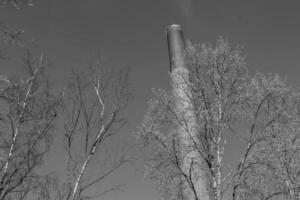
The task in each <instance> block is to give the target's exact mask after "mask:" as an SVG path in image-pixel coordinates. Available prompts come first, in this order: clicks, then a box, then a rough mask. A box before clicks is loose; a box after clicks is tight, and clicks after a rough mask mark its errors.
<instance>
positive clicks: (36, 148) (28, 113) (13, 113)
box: [0, 53, 58, 200]
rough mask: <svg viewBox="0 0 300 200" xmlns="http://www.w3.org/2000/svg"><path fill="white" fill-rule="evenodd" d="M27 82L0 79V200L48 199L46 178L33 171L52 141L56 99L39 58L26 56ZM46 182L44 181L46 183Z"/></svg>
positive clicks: (3, 77) (42, 62)
mask: <svg viewBox="0 0 300 200" xmlns="http://www.w3.org/2000/svg"><path fill="white" fill-rule="evenodd" d="M24 64H25V68H26V69H27V72H28V78H26V79H22V78H15V79H13V78H7V77H6V76H1V82H2V85H1V87H2V88H1V93H0V98H1V112H0V115H1V121H0V126H1V134H0V137H1V143H0V145H1V146H0V151H1V162H0V169H1V172H0V199H3V200H4V199H11V198H13V199H25V198H26V197H27V195H28V194H30V193H31V194H32V193H40V195H42V196H43V197H45V198H44V199H47V197H48V196H49V195H48V194H47V191H46V190H44V189H45V188H44V187H43V186H44V184H42V183H43V182H44V183H45V181H46V177H45V176H42V175H39V174H38V173H37V172H36V170H37V168H38V167H39V166H40V165H41V164H42V163H43V158H44V155H45V154H46V153H47V152H48V151H49V149H50V145H51V141H52V139H51V138H52V135H51V133H52V129H53V122H54V119H55V117H56V105H57V102H58V101H57V99H56V98H55V96H54V94H53V91H52V90H51V84H50V82H49V80H48V79H47V76H46V73H45V70H46V69H45V67H46V65H47V63H46V62H45V60H44V59H43V57H41V59H40V60H39V61H34V59H33V58H32V57H31V56H30V54H29V53H28V54H27V57H26V58H25V59H24ZM46 182H47V181H46Z"/></svg>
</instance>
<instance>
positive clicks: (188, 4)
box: [175, 0, 193, 19]
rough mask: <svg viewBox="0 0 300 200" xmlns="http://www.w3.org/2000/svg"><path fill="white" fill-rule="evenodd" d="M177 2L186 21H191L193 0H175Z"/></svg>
mask: <svg viewBox="0 0 300 200" xmlns="http://www.w3.org/2000/svg"><path fill="white" fill-rule="evenodd" d="M175 2H176V4H177V5H178V7H179V9H180V12H181V13H182V15H183V16H184V17H185V19H189V18H190V17H191V16H192V14H193V13H192V12H193V9H192V8H193V7H192V6H193V5H192V4H193V0H175Z"/></svg>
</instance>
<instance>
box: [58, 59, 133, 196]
mask: <svg viewBox="0 0 300 200" xmlns="http://www.w3.org/2000/svg"><path fill="white" fill-rule="evenodd" d="M128 73H129V71H128V70H117V69H115V68H109V67H105V66H101V65H100V63H99V62H98V61H97V62H96V63H95V64H94V65H93V67H92V70H91V71H90V73H80V74H79V73H77V72H73V74H72V77H71V78H70V79H68V81H67V82H66V84H65V87H64V90H63V92H62V95H61V110H62V114H63V120H64V139H65V150H66V153H67V163H66V176H67V181H66V182H65V183H64V187H63V188H64V189H63V190H61V191H59V193H58V195H57V199H66V200H79V199H90V198H91V199H92V198H93V197H96V196H98V195H101V194H102V193H103V192H104V193H105V192H107V191H111V190H117V189H118V188H119V187H120V185H117V186H112V187H111V188H102V189H103V190H102V192H99V194H94V196H93V195H92V194H90V193H89V189H90V188H92V187H95V186H97V184H98V185H99V183H101V182H102V181H103V180H104V179H105V178H106V177H108V176H109V175H111V174H112V173H113V172H114V171H116V170H117V169H118V168H120V167H121V166H123V165H124V164H125V163H129V162H130V160H129V158H128V155H127V151H126V150H125V151H124V150H122V152H119V154H116V155H114V153H112V152H110V151H113V149H112V148H109V150H108V151H105V148H104V147H105V144H106V143H107V142H109V139H110V138H112V137H113V136H114V135H116V134H117V133H118V132H120V131H121V128H122V127H123V126H124V125H125V122H126V121H125V119H124V117H123V114H122V113H123V111H124V109H125V108H126V106H127V104H128V101H129V100H130V97H131V94H130V93H129V92H128V83H127V82H128ZM101 156H102V157H103V156H104V157H105V159H106V161H105V162H106V163H103V164H102V165H97V170H93V169H92V168H93V165H95V163H94V164H92V162H93V160H95V159H100V158H99V157H101ZM107 161H109V162H107ZM99 191H101V190H99Z"/></svg>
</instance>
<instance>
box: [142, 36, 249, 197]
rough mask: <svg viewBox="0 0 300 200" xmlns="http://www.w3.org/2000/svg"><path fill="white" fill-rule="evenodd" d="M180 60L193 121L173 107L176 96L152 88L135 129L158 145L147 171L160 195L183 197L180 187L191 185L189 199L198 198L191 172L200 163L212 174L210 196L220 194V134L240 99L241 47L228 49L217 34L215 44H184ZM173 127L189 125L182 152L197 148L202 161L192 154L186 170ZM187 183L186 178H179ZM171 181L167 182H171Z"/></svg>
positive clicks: (242, 75) (243, 76)
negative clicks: (186, 73)
mask: <svg viewBox="0 0 300 200" xmlns="http://www.w3.org/2000/svg"><path fill="white" fill-rule="evenodd" d="M186 65H187V68H188V69H189V72H190V73H189V76H188V77H189V78H188V80H187V79H185V81H186V84H188V87H189V88H190V90H191V94H187V96H188V97H189V98H188V100H185V101H190V103H191V104H192V105H193V107H194V108H193V109H194V113H195V116H196V119H197V123H194V125H192V126H195V127H189V126H191V124H190V123H189V119H185V118H184V117H183V116H182V115H181V114H180V113H178V112H176V110H175V109H174V108H175V102H174V101H176V100H174V99H176V97H175V96H173V94H172V93H170V92H168V91H165V90H156V91H155V92H154V95H155V97H154V98H153V99H152V100H151V101H150V103H149V108H148V112H147V114H146V117H145V120H144V123H143V125H142V127H141V129H140V132H139V136H140V138H141V139H142V143H143V144H144V145H145V146H149V147H150V148H154V149H156V150H157V149H159V151H158V152H153V157H152V158H151V159H150V162H149V177H150V178H151V179H153V180H155V181H158V182H159V184H158V185H159V188H160V190H161V192H162V196H163V198H164V199H184V197H183V196H182V187H190V188H191V190H192V191H194V193H193V195H194V199H201V194H197V193H196V192H195V191H196V189H195V183H196V181H197V178H201V177H199V176H198V177H195V176H192V174H191V173H189V172H191V171H192V170H193V168H198V167H200V168H205V171H206V173H208V174H209V176H208V177H212V183H210V184H211V188H212V192H213V193H214V197H213V198H214V199H216V200H220V199H221V195H222V191H223V190H224V185H225V184H223V182H224V181H226V180H225V179H224V177H226V176H225V175H223V174H222V173H223V169H222V154H223V145H224V136H225V134H227V133H228V131H230V130H229V124H230V123H232V121H233V120H234V119H235V116H236V114H237V113H238V108H239V102H240V101H241V99H242V94H243V93H244V91H243V87H242V86H243V84H244V81H245V80H246V77H247V71H246V69H245V61H244V56H243V55H242V52H241V49H239V48H236V49H231V48H230V46H229V43H228V42H227V41H226V40H224V39H222V38H220V39H219V40H218V42H217V45H216V46H215V47H213V46H212V45H208V46H205V45H192V44H191V43H188V44H187V49H186ZM178 127H182V129H184V130H186V131H187V132H189V130H191V129H195V130H196V132H197V135H196V136H192V135H191V134H190V138H189V140H190V141H191V142H190V144H192V145H189V146H186V147H184V148H186V153H187V154H188V152H190V151H197V152H198V153H197V154H198V156H201V158H202V160H203V159H204V160H205V163H199V162H197V159H194V160H193V162H192V163H191V165H190V170H188V171H185V170H183V169H182V168H181V167H180V166H181V164H180V163H181V162H182V160H183V159H184V156H185V155H179V149H178V148H182V147H180V145H179V142H180V141H179V140H180V138H178V136H177V134H176V131H174V130H178ZM185 183H187V184H185ZM171 184H172V186H171Z"/></svg>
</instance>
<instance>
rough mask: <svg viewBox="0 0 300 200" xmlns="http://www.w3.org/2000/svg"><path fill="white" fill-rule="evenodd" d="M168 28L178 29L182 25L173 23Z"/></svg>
mask: <svg viewBox="0 0 300 200" xmlns="http://www.w3.org/2000/svg"><path fill="white" fill-rule="evenodd" d="M167 29H168V30H170V29H177V30H181V26H180V25H179V24H171V25H170V26H168V27H167Z"/></svg>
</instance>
